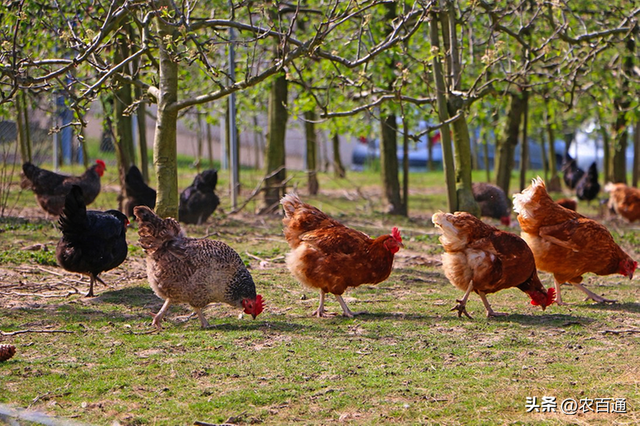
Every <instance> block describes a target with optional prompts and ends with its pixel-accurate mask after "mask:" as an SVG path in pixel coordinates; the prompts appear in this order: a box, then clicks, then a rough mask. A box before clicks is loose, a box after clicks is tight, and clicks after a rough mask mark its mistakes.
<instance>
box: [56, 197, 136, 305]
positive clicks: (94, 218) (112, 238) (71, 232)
mask: <svg viewBox="0 0 640 426" xmlns="http://www.w3.org/2000/svg"><path fill="white" fill-rule="evenodd" d="M58 223H59V226H60V230H61V231H62V238H60V241H59V242H58V246H57V247H56V258H57V259H58V263H59V264H60V266H62V267H63V268H64V269H66V270H67V271H69V272H79V273H81V274H85V275H88V276H89V279H90V280H91V284H90V285H89V292H88V293H87V297H93V283H94V282H95V281H100V282H101V283H102V284H104V281H102V279H100V277H98V275H99V274H100V273H101V272H104V271H108V270H110V269H113V268H115V267H116V266H118V265H120V264H121V263H122V262H124V260H125V259H126V257H127V250H128V247H127V241H126V239H125V237H126V232H127V225H128V224H129V219H127V217H126V216H125V215H124V214H123V213H121V212H119V211H117V210H107V211H106V212H100V211H94V210H90V211H87V207H86V205H85V203H84V199H83V198H82V189H81V188H80V187H79V186H77V185H74V186H72V187H71V190H70V191H69V194H68V195H67V197H66V199H65V203H64V208H63V209H62V214H61V215H60V218H59V219H58Z"/></svg>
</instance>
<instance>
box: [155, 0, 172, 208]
mask: <svg viewBox="0 0 640 426" xmlns="http://www.w3.org/2000/svg"><path fill="white" fill-rule="evenodd" d="M158 6H159V7H160V6H168V7H169V8H170V7H171V6H170V2H169V1H168V0H164V1H160V2H159V5H158ZM157 26H158V35H159V37H158V44H159V63H160V75H159V81H158V86H159V87H158V89H159V90H158V92H159V99H158V117H157V120H156V133H155V137H154V141H153V164H154V166H155V169H156V176H157V178H158V194H157V197H156V213H157V214H158V215H159V216H161V217H174V218H176V219H178V173H177V163H176V127H177V123H178V110H177V108H176V107H175V103H176V102H177V101H178V64H177V63H176V62H175V61H174V60H173V59H172V57H171V53H170V51H169V50H170V49H169V48H168V47H167V45H166V41H165V40H167V39H170V38H171V34H172V31H173V28H172V27H171V26H170V25H167V24H165V23H164V22H163V20H162V19H158V20H157Z"/></svg>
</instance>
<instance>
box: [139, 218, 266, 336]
mask: <svg viewBox="0 0 640 426" xmlns="http://www.w3.org/2000/svg"><path fill="white" fill-rule="evenodd" d="M133 214H134V215H135V216H136V221H137V222H138V224H139V226H138V234H139V235H140V240H139V241H140V245H141V246H142V248H143V249H144V251H145V253H146V254H147V278H148V280H149V284H150V285H151V288H152V289H153V291H154V292H155V293H156V295H157V296H158V297H160V298H162V299H164V305H162V308H161V309H160V311H159V312H158V313H157V314H155V315H153V322H152V324H153V325H154V326H155V327H156V328H158V329H160V328H162V327H161V322H162V318H163V317H164V315H165V314H166V312H167V310H168V309H169V306H170V305H171V304H173V303H188V304H189V305H190V306H191V307H192V308H193V310H194V311H195V312H196V314H198V318H199V319H200V324H201V325H202V327H203V328H206V327H208V326H209V323H208V322H207V320H206V318H205V317H204V314H203V313H202V310H203V309H204V308H205V307H206V306H207V305H208V304H210V303H213V302H222V303H226V304H228V305H231V306H233V307H236V308H242V309H243V311H244V313H246V314H249V315H251V316H252V317H253V318H254V319H255V318H256V317H257V316H258V315H259V314H260V313H261V312H262V310H263V308H264V303H263V301H262V296H260V295H259V294H256V285H255V283H254V282H253V278H252V277H251V274H250V273H249V271H248V270H247V267H246V266H245V264H244V262H243V261H242V259H241V258H240V255H238V253H237V252H236V251H235V250H233V249H232V248H231V247H230V246H229V245H227V244H226V243H224V242H222V241H215V240H210V239H208V238H188V237H186V236H185V235H184V232H183V231H182V228H180V224H179V223H178V222H177V221H176V220H175V219H173V218H167V219H162V218H161V217H159V216H158V215H156V214H155V213H154V211H153V210H151V209H150V208H149V207H147V206H137V207H134V209H133Z"/></svg>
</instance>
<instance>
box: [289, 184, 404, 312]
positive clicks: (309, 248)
mask: <svg viewBox="0 0 640 426" xmlns="http://www.w3.org/2000/svg"><path fill="white" fill-rule="evenodd" d="M280 204H282V206H283V207H284V215H285V217H284V219H283V220H282V223H283V224H284V236H285V238H286V239H287V242H288V243H289V246H290V247H291V252H290V253H289V254H288V255H287V260H286V262H287V267H288V268H289V270H290V271H291V273H292V274H293V275H294V276H295V277H296V279H297V280H298V281H300V283H302V284H303V285H305V286H307V287H309V288H313V289H317V290H320V304H319V306H318V309H317V310H316V311H315V315H317V316H318V317H322V316H325V314H327V313H326V311H325V309H324V298H325V295H326V294H327V293H331V294H333V295H334V296H335V297H336V299H337V300H338V303H340V306H341V307H342V312H343V314H344V316H346V317H353V316H354V315H356V314H355V313H353V312H351V310H350V309H349V308H348V307H347V304H346V303H345V301H344V299H343V298H342V294H343V293H344V292H345V291H346V290H347V288H349V287H358V286H359V285H362V284H378V283H380V282H382V281H384V280H386V279H387V278H388V277H389V275H390V274H391V269H392V268H393V259H394V255H395V254H396V253H397V252H398V250H400V248H401V247H403V245H402V237H401V236H400V231H399V230H398V228H393V229H392V230H391V234H387V235H382V236H380V237H378V238H375V239H373V238H370V237H369V236H368V235H366V234H364V233H363V232H360V231H356V230H355V229H352V228H348V227H346V226H345V225H343V224H341V223H340V222H338V221H337V220H335V219H332V218H331V217H329V216H328V215H326V214H325V213H323V212H322V211H320V210H319V209H317V208H316V207H313V206H311V205H309V204H306V203H303V202H302V201H301V200H300V198H299V197H298V196H297V195H295V194H287V195H285V196H284V197H283V198H282V199H281V200H280Z"/></svg>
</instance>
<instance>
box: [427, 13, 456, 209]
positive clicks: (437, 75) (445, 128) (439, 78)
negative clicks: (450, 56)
mask: <svg viewBox="0 0 640 426" xmlns="http://www.w3.org/2000/svg"><path fill="white" fill-rule="evenodd" d="M438 20H439V17H438V12H435V11H434V12H431V23H430V25H429V39H430V41H431V46H433V49H434V50H439V48H440V47H439V46H440V35H439V33H438ZM431 62H432V67H433V79H434V81H435V86H436V99H437V102H438V118H439V119H440V122H441V123H445V122H446V121H447V120H448V119H449V111H448V109H447V98H446V90H447V89H446V85H445V78H444V72H443V71H442V63H441V60H440V55H433V58H432V60H431ZM440 143H441V144H442V167H443V169H444V176H445V182H446V184H447V206H448V210H449V212H451V213H453V212H454V211H456V209H457V208H458V195H457V191H456V171H455V166H454V162H453V147H452V145H451V132H450V130H449V125H448V124H443V125H442V127H441V128H440Z"/></svg>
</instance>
